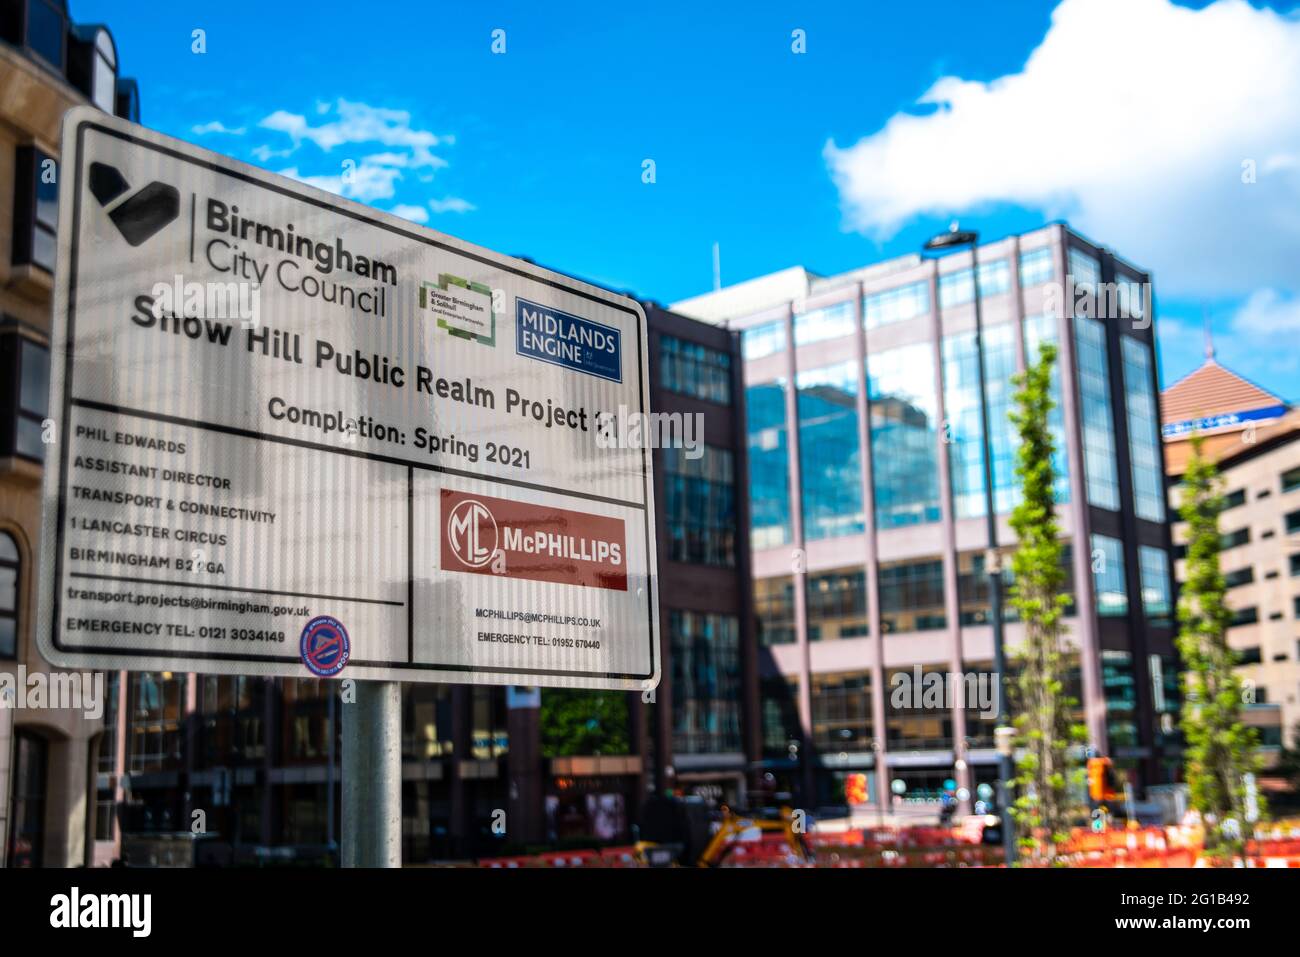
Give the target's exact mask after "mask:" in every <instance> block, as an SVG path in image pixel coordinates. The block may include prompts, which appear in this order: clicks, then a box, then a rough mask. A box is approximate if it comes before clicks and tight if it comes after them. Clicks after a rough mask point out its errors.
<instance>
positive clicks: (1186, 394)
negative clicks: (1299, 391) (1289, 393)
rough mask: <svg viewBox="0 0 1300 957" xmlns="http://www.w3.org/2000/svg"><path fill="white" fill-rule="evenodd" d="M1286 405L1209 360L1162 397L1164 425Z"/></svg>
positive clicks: (1165, 391) (1161, 412)
mask: <svg viewBox="0 0 1300 957" xmlns="http://www.w3.org/2000/svg"><path fill="white" fill-rule="evenodd" d="M1284 404H1285V401H1284V400H1283V399H1281V398H1279V397H1278V396H1276V395H1273V394H1272V393H1271V392H1265V391H1264V390H1263V389H1261V388H1260V387H1259V386H1257V385H1255V384H1253V383H1251V382H1247V381H1246V380H1245V379H1243V378H1242V377H1241V376H1239V375H1237V374H1236V373H1235V372H1231V371H1229V370H1228V369H1225V368H1224V367H1223V366H1221V365H1219V364H1218V363H1217V362H1215V361H1214V360H1213V359H1207V360H1206V361H1205V364H1204V365H1203V366H1201V367H1200V368H1199V369H1197V370H1196V371H1195V372H1193V373H1191V374H1190V375H1186V376H1184V377H1183V378H1181V379H1179V380H1178V381H1177V382H1175V383H1174V384H1173V385H1171V386H1170V387H1169V388H1167V389H1165V390H1164V391H1163V392H1161V393H1160V421H1161V422H1164V423H1169V422H1183V421H1186V420H1187V419H1198V418H1202V417H1204V416H1210V415H1219V414H1220V413H1224V412H1245V411H1248V410H1250V409H1266V408H1268V407H1270V406H1274V405H1284Z"/></svg>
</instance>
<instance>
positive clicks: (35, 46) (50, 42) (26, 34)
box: [4, 0, 68, 73]
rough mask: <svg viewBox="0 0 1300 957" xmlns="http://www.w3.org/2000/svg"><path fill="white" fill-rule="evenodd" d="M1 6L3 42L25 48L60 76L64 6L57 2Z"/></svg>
mask: <svg viewBox="0 0 1300 957" xmlns="http://www.w3.org/2000/svg"><path fill="white" fill-rule="evenodd" d="M4 6H5V7H6V8H7V9H6V10H5V11H4V16H5V19H6V21H7V22H6V23H5V24H4V35H5V39H7V40H9V41H10V42H12V43H16V44H18V45H20V46H25V47H27V48H28V49H30V50H31V51H32V52H33V53H35V54H37V55H38V56H39V57H40V58H41V59H42V60H44V61H45V62H46V63H47V64H48V65H49V66H50V67H52V68H53V69H55V70H57V71H58V72H59V73H62V72H63V67H64V62H65V51H66V41H67V32H68V16H67V10H66V8H65V5H64V4H63V3H60V2H58V0H17V2H13V0H11V2H8V3H5V4H4Z"/></svg>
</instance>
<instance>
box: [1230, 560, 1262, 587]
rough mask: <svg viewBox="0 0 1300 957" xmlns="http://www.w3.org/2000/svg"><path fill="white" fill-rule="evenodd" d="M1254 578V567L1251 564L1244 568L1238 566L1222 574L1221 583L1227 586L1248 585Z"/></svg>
mask: <svg viewBox="0 0 1300 957" xmlns="http://www.w3.org/2000/svg"><path fill="white" fill-rule="evenodd" d="M1254 580H1255V569H1254V567H1253V566H1251V565H1247V566H1246V567H1245V568H1238V569H1236V570H1235V571H1230V572H1227V573H1226V574H1224V576H1223V583H1224V585H1225V586H1226V587H1228V588H1238V587H1240V586H1242V585H1249V584H1250V583H1251V582H1253V581H1254Z"/></svg>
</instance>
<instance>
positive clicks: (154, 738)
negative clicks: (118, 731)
mask: <svg viewBox="0 0 1300 957" xmlns="http://www.w3.org/2000/svg"><path fill="white" fill-rule="evenodd" d="M129 688H130V694H129V695H128V700H127V708H128V709H129V711H128V714H127V720H128V722H129V724H128V726H127V748H128V751H127V768H128V769H129V770H130V771H131V772H133V773H140V772H146V771H172V770H176V769H178V768H180V766H181V718H182V714H181V711H182V705H181V701H182V699H183V698H184V692H185V679H184V678H183V677H178V676H176V675H174V674H172V673H171V672H170V671H165V672H161V673H159V672H156V671H141V672H131V673H130V685H129Z"/></svg>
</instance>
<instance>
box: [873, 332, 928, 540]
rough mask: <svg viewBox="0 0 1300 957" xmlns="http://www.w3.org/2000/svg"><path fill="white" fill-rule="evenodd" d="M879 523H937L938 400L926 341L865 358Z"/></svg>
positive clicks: (884, 525) (892, 525) (891, 525)
mask: <svg viewBox="0 0 1300 957" xmlns="http://www.w3.org/2000/svg"><path fill="white" fill-rule="evenodd" d="M867 388H868V396H869V398H870V399H871V456H872V477H873V479H874V483H875V499H876V527H877V528H879V529H881V530H885V529H890V528H899V527H902V526H905V525H918V524H922V523H924V522H937V521H938V520H939V515H940V507H939V474H938V473H939V455H938V448H937V445H938V402H937V400H936V396H935V388H934V356H933V352H932V349H931V346H930V344H929V343H928V342H921V343H917V344H916V345H910V346H903V347H902V348H898V349H890V350H887V351H885V352H881V353H876V354H874V355H869V356H867Z"/></svg>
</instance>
